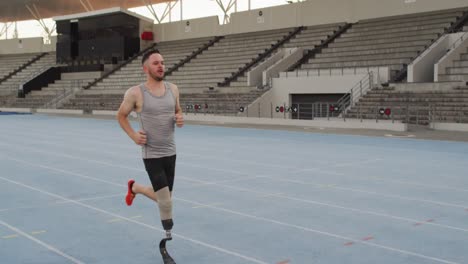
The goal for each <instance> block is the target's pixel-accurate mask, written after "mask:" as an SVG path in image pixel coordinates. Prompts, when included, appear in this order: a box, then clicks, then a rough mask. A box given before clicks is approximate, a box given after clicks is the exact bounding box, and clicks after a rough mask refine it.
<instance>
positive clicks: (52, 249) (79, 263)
mask: <svg viewBox="0 0 468 264" xmlns="http://www.w3.org/2000/svg"><path fill="white" fill-rule="evenodd" d="M0 225H3V226H5V227H6V228H8V229H10V230H12V231H14V232H16V233H18V234H20V235H22V236H24V237H26V238H27V239H29V240H32V241H34V242H36V243H37V244H39V245H41V246H43V247H45V248H47V249H48V250H50V251H52V252H54V253H55V254H57V255H59V256H62V257H64V258H66V259H68V260H70V261H71V262H72V263H75V264H84V262H82V261H80V260H78V259H76V258H74V257H72V256H70V255H68V254H66V253H64V252H63V251H60V250H59V249H57V248H55V247H53V246H51V245H49V244H47V243H45V242H43V241H41V240H39V239H37V238H35V237H33V236H31V235H29V234H27V233H26V232H23V231H22V230H20V229H18V228H16V227H14V226H11V225H9V224H7V223H5V222H4V221H2V220H0Z"/></svg>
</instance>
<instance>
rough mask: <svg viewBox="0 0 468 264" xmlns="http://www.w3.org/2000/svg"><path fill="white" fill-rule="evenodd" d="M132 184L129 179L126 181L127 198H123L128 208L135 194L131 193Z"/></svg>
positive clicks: (132, 181) (131, 180) (132, 180)
mask: <svg viewBox="0 0 468 264" xmlns="http://www.w3.org/2000/svg"><path fill="white" fill-rule="evenodd" d="M134 183H135V180H134V179H130V180H129V181H128V190H127V196H125V202H126V203H127V205H128V206H130V205H132V203H133V199H134V198H135V194H134V193H133V192H132V186H133V184H134Z"/></svg>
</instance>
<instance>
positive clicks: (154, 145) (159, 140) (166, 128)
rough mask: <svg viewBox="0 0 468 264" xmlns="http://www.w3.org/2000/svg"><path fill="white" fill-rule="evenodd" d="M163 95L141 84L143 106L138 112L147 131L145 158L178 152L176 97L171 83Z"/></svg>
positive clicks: (143, 128)
mask: <svg viewBox="0 0 468 264" xmlns="http://www.w3.org/2000/svg"><path fill="white" fill-rule="evenodd" d="M164 87H165V88H166V90H165V92H164V95H163V96H159V97H158V96H155V95H153V94H152V93H151V92H150V91H149V90H148V88H147V87H146V85H145V84H141V85H140V89H141V93H142V95H143V107H142V110H141V112H140V113H138V120H139V122H140V128H141V129H142V130H143V131H145V132H146V145H144V146H143V147H142V153H143V159H152V158H162V157H168V156H173V155H175V154H176V146H175V141H174V125H175V105H176V99H175V96H174V95H173V94H172V89H171V88H170V87H169V84H168V83H166V82H164Z"/></svg>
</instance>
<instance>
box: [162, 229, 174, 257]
mask: <svg viewBox="0 0 468 264" xmlns="http://www.w3.org/2000/svg"><path fill="white" fill-rule="evenodd" d="M166 236H167V237H166V238H163V239H161V242H159V252H161V256H162V259H163V262H164V264H176V263H175V261H174V259H173V258H172V257H171V255H169V253H168V252H167V249H166V242H167V241H169V240H172V237H171V235H170V233H169V234H166Z"/></svg>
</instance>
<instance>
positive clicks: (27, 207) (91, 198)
mask: <svg viewBox="0 0 468 264" xmlns="http://www.w3.org/2000/svg"><path fill="white" fill-rule="evenodd" d="M30 165H31V164H30ZM118 196H121V197H122V196H123V195H122V193H119V194H113V195H106V196H98V197H89V198H82V199H74V201H78V202H82V201H95V200H102V199H107V198H114V197H118ZM66 203H69V202H68V201H56V202H53V203H48V204H47V205H45V206H23V207H13V208H5V209H0V212H6V211H14V210H27V209H43V208H50V207H52V206H57V205H60V204H66Z"/></svg>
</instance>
